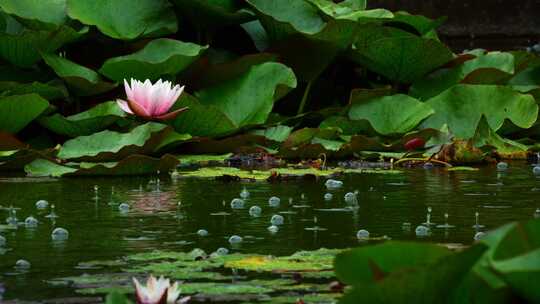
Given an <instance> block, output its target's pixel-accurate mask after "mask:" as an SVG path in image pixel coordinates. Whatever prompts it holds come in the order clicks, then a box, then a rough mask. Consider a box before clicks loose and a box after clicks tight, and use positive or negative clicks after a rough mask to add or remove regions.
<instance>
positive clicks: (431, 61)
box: [350, 26, 453, 83]
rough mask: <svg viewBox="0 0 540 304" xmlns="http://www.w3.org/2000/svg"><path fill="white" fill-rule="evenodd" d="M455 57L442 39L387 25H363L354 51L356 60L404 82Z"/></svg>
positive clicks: (414, 78)
mask: <svg viewBox="0 0 540 304" xmlns="http://www.w3.org/2000/svg"><path fill="white" fill-rule="evenodd" d="M452 57H453V54H452V52H451V51H450V50H449V49H448V48H447V47H446V46H445V45H443V44H442V43H440V42H439V41H436V40H434V39H428V38H423V37H419V36H416V35H414V34H411V33H408V32H405V31H403V30H400V29H397V28H392V27H385V26H366V27H364V28H362V30H361V31H359V35H358V36H357V38H356V41H355V42H354V43H353V47H352V52H351V53H350V58H351V59H352V60H354V61H355V62H357V63H359V64H362V65H364V66H365V67H367V68H368V69H370V70H372V71H374V72H376V73H379V74H381V75H383V76H385V77H387V78H388V79H390V80H392V81H397V82H400V83H412V82H414V81H415V80H417V79H419V78H420V77H422V76H424V75H426V74H427V73H428V72H431V71H432V70H434V69H436V68H438V67H440V66H442V65H443V64H445V63H447V62H448V61H450V60H451V59H452Z"/></svg>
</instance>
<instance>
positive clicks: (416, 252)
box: [334, 242, 451, 285]
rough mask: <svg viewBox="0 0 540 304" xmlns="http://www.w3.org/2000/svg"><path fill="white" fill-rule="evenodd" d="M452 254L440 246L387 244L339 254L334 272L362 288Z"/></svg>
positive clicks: (349, 282) (347, 281)
mask: <svg viewBox="0 0 540 304" xmlns="http://www.w3.org/2000/svg"><path fill="white" fill-rule="evenodd" d="M449 254H451V251H450V250H448V249H447V248H444V247H442V246H438V245H432V244H416V243H407V242H386V243H383V244H380V245H374V246H367V247H361V248H357V249H353V250H348V251H345V252H343V253H340V254H338V255H337V256H336V259H335V260H334V269H335V271H336V275H337V277H338V278H339V280H340V281H341V282H343V283H345V284H350V285H358V284H362V283H371V282H376V281H379V280H381V279H383V276H384V275H386V274H388V273H390V272H392V271H396V270H399V269H401V268H409V267H421V266H422V265H428V264H431V263H433V262H435V261H437V260H438V259H440V258H441V257H444V256H447V255H449Z"/></svg>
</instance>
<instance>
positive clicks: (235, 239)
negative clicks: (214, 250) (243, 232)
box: [229, 235, 243, 244]
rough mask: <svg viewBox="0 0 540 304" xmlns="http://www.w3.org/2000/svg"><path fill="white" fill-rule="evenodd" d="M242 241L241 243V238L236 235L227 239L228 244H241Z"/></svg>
mask: <svg viewBox="0 0 540 304" xmlns="http://www.w3.org/2000/svg"><path fill="white" fill-rule="evenodd" d="M242 241H243V239H242V237H241V236H238V235H233V236H231V237H230V238H229V243H230V244H240V243H242Z"/></svg>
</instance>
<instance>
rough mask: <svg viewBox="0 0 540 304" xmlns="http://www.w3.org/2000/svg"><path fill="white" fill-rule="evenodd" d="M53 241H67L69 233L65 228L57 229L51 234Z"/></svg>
mask: <svg viewBox="0 0 540 304" xmlns="http://www.w3.org/2000/svg"><path fill="white" fill-rule="evenodd" d="M51 238H52V239H53V241H65V240H67V239H68V238H69V232H68V231H67V230H66V229H64V228H60V227H58V228H55V229H54V230H53V232H52V233H51Z"/></svg>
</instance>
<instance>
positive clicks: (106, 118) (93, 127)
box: [39, 101, 126, 137]
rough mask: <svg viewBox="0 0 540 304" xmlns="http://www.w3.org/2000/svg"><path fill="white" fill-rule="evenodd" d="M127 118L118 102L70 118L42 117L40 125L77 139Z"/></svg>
mask: <svg viewBox="0 0 540 304" xmlns="http://www.w3.org/2000/svg"><path fill="white" fill-rule="evenodd" d="M125 116H126V114H125V112H124V111H122V110H121V109H120V108H119V107H118V105H117V103H116V102H114V101H109V102H104V103H100V104H98V105H97V106H95V107H93V108H91V109H90V110H88V111H85V112H81V113H79V114H75V115H72V116H68V117H64V116H62V115H60V114H54V115H52V116H48V117H42V118H40V119H39V123H40V124H41V125H43V126H44V127H46V128H48V129H49V130H51V131H53V132H55V133H57V134H61V135H65V136H70V137H77V136H84V135H91V134H93V133H96V132H99V131H102V130H104V129H106V128H107V127H108V126H110V125H112V124H113V123H115V122H116V121H117V120H118V119H120V118H122V117H125Z"/></svg>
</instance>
